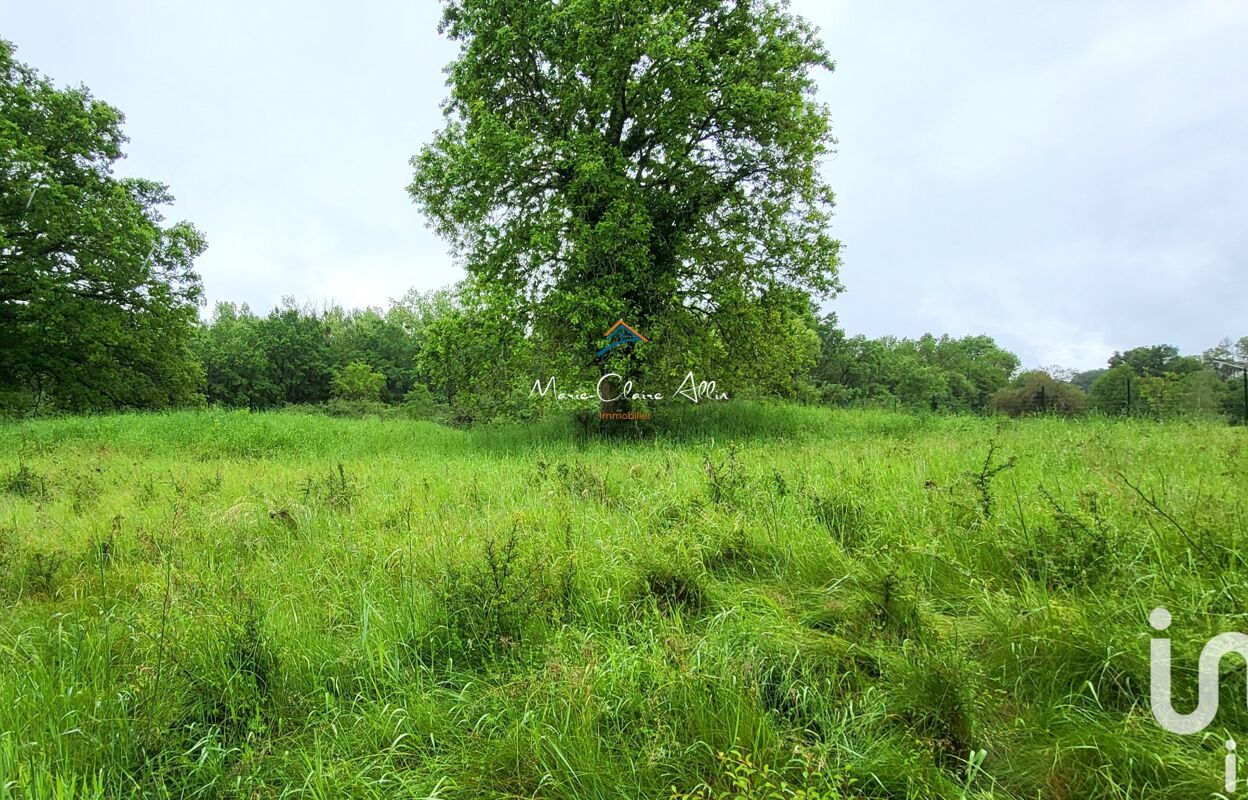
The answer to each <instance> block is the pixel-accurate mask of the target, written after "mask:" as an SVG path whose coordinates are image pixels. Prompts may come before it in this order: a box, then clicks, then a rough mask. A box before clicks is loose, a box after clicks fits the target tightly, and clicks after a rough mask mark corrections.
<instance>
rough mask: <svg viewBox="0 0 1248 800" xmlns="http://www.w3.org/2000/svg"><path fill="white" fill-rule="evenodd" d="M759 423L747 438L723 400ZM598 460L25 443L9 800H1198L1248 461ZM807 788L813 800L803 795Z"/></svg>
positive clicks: (690, 440)
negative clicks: (1172, 707) (1154, 649)
mask: <svg viewBox="0 0 1248 800" xmlns="http://www.w3.org/2000/svg"><path fill="white" fill-rule="evenodd" d="M734 405H735V404H734ZM660 424H661V427H660V429H659V431H658V432H657V434H655V435H653V436H651V437H649V438H645V439H638V440H627V439H616V440H608V441H603V440H594V439H585V438H584V437H582V436H580V435H578V433H577V431H576V430H575V428H574V426H573V425H572V424H571V423H570V422H567V421H564V420H560V419H557V418H549V419H545V420H542V421H540V422H538V423H536V424H533V425H527V426H521V425H512V426H496V427H489V428H477V429H471V430H450V429H446V428H441V427H438V426H435V425H432V424H428V423H416V422H407V421H400V420H382V419H372V420H344V419H335V418H328V417H323V416H314V415H306V414H297V413H272V414H246V413H233V412H218V411H200V412H179V413H172V414H161V415H132V416H106V417H89V418H69V419H60V420H41V421H29V422H23V423H15V424H6V425H0V453H2V454H3V456H2V457H0V602H3V604H4V609H5V610H4V612H3V613H2V614H0V653H2V657H0V798H5V797H21V798H36V797H38V798H42V797H65V798H70V797H74V798H77V797H131V796H144V797H170V798H172V797H205V798H206V797H248V798H251V797H287V796H298V797H325V798H331V797H332V798H339V797H361V798H373V797H376V798H382V797H399V796H401V797H439V798H452V797H455V798H480V797H499V798H503V797H544V798H578V799H579V798H635V797H653V798H669V797H675V796H679V797H715V798H763V797H768V798H771V797H779V798H797V797H803V796H804V797H808V798H859V797H871V798H885V797H887V798H915V799H916V800H918V799H919V798H945V797H947V798H980V799H981V800H982V799H984V798H1050V797H1055V798H1086V797H1108V798H1129V797H1138V798H1176V799H1177V798H1192V797H1208V796H1211V794H1212V793H1213V792H1215V791H1218V790H1219V787H1220V785H1221V764H1222V755H1223V752H1224V751H1223V750H1222V749H1221V746H1222V744H1221V743H1222V741H1223V740H1225V739H1226V738H1231V737H1237V736H1238V735H1239V734H1242V733H1243V731H1244V728H1245V724H1246V723H1248V698H1245V696H1244V684H1243V682H1242V680H1236V681H1230V680H1227V681H1224V683H1225V689H1224V693H1225V694H1226V695H1227V696H1226V697H1225V698H1224V701H1223V703H1222V708H1221V712H1220V714H1219V716H1218V718H1217V720H1216V722H1215V724H1214V725H1213V726H1211V727H1210V728H1209V729H1208V730H1207V731H1206V732H1205V734H1203V735H1200V736H1190V737H1180V736H1176V735H1173V734H1169V733H1167V732H1165V731H1163V730H1162V729H1160V728H1159V727H1158V726H1157V725H1156V724H1155V723H1154V722H1153V720H1152V718H1151V716H1150V713H1149V710H1148V706H1147V694H1148V660H1147V658H1148V640H1149V636H1150V633H1151V630H1150V629H1149V628H1148V626H1147V623H1146V619H1147V614H1148V611H1149V610H1150V609H1151V608H1153V607H1154V606H1156V605H1166V606H1167V607H1168V608H1169V609H1170V610H1171V612H1172V613H1173V615H1174V619H1175V624H1174V626H1173V627H1172V629H1171V631H1170V634H1171V636H1172V637H1173V638H1174V640H1175V649H1176V680H1175V683H1176V687H1177V690H1178V692H1179V694H1180V695H1181V696H1180V697H1179V698H1176V705H1177V706H1178V707H1180V708H1187V707H1189V706H1190V704H1191V702H1193V701H1194V684H1195V680H1194V676H1193V675H1192V674H1191V669H1190V668H1191V666H1192V665H1194V664H1195V660H1196V654H1197V653H1198V652H1199V648H1200V646H1201V645H1202V644H1203V642H1204V641H1205V640H1207V639H1208V638H1209V636H1210V635H1212V634H1213V633H1215V632H1218V631H1222V630H1248V623H1246V622H1245V620H1244V619H1243V614H1244V608H1245V602H1246V601H1248V586H1246V585H1245V582H1244V565H1243V561H1242V557H1241V556H1240V553H1242V552H1243V546H1244V544H1245V542H1244V541H1243V539H1244V537H1245V535H1246V530H1248V529H1246V527H1245V509H1244V499H1245V489H1246V488H1248V447H1246V446H1245V445H1246V444H1248V443H1246V441H1245V438H1244V437H1245V431H1244V429H1236V428H1228V427H1224V426H1219V425H1205V424H1198V423H1192V424H1189V423H1170V424H1165V425H1158V424H1154V423H1146V422H1140V421H1124V422H1113V421H1106V420H1089V419H1085V420H1058V419H1048V418H1038V419H1028V420H1021V421H1004V422H1000V421H995V420H985V419H978V418H963V417H938V416H930V417H929V416H913V415H907V414H898V413H891V412H884V411H841V412H836V411H825V410H818V409H807V408H796V407H788V406H739V407H733V406H723V407H720V408H712V409H699V410H698V412H696V413H690V414H685V415H681V416H680V417H679V418H676V417H671V418H667V419H665V420H661V421H660ZM800 792H806V794H804V795H803V794H800Z"/></svg>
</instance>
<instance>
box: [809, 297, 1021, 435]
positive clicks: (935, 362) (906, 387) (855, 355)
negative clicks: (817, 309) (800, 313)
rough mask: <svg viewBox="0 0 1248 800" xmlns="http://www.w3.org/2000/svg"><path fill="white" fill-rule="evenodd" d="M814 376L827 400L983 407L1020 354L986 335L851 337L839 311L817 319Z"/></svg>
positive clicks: (944, 407)
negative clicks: (839, 318)
mask: <svg viewBox="0 0 1248 800" xmlns="http://www.w3.org/2000/svg"><path fill="white" fill-rule="evenodd" d="M818 333H819V338H820V356H819V362H818V364H817V365H816V367H815V373H814V379H815V384H816V386H818V387H820V389H821V391H822V393H823V396H824V398H825V400H827V401H829V402H834V403H846V402H852V401H858V400H870V401H882V402H885V403H892V402H898V403H900V404H902V405H905V406H909V407H911V408H923V409H930V410H933V411H935V410H952V411H983V410H984V409H985V408H986V407H987V404H988V398H989V396H990V395H991V394H992V393H993V392H994V391H996V390H998V389H1000V388H1002V387H1004V386H1005V385H1006V382H1007V381H1009V379H1010V376H1011V375H1013V373H1014V371H1015V370H1017V369H1018V364H1019V361H1018V357H1017V356H1016V355H1014V354H1013V353H1011V352H1009V351H1008V350H1004V349H1002V348H1000V347H998V346H997V344H996V342H994V341H993V340H992V338H990V337H988V336H967V337H964V338H962V339H953V338H950V337H949V336H941V337H940V338H937V337H935V336H932V335H931V334H926V335H924V336H923V337H922V338H920V339H896V338H893V337H884V338H882V339H868V338H866V337H865V336H855V337H853V338H847V337H846V336H845V333H844V331H842V330H841V329H840V327H839V326H838V325H837V322H836V317H835V315H828V316H826V317H824V318H823V320H822V321H821V322H820V323H819V326H818Z"/></svg>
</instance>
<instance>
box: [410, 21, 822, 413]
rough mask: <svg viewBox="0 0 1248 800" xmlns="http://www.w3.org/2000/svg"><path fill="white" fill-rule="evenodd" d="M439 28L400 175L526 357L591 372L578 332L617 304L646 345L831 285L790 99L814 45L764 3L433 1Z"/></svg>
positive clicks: (810, 169)
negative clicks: (436, 55)
mask: <svg viewBox="0 0 1248 800" xmlns="http://www.w3.org/2000/svg"><path fill="white" fill-rule="evenodd" d="M441 31H442V32H443V33H444V34H446V35H447V36H448V37H449V38H450V39H451V40H452V41H454V42H457V43H458V44H459V53H458V55H457V57H456V59H455V60H454V61H453V62H452V63H451V65H450V66H449V67H448V74H449V76H450V78H449V85H450V98H449V100H448V102H447V104H446V116H447V121H446V125H445V127H444V128H443V129H442V130H441V131H440V132H439V133H438V134H437V135H436V137H435V139H434V141H433V142H432V143H431V144H429V145H427V146H426V147H425V148H424V149H423V150H422V151H421V152H420V153H419V155H417V156H416V157H415V158H414V159H413V162H412V163H413V165H414V168H415V176H414V180H413V182H412V184H411V186H410V192H411V194H412V196H413V197H414V198H415V199H416V201H417V202H418V203H419V204H420V205H421V207H422V208H423V209H424V210H425V212H426V213H427V214H428V215H429V217H430V218H431V220H432V221H433V225H434V227H435V229H436V230H437V231H438V232H439V233H440V234H442V235H443V236H444V237H446V238H447V239H448V240H449V241H450V243H451V244H452V246H453V248H454V249H455V251H456V252H457V254H459V255H460V256H461V257H463V259H464V261H465V263H466V266H467V268H468V271H469V274H470V276H471V277H472V278H473V280H474V281H475V282H476V283H477V284H478V285H479V286H480V287H482V288H483V289H485V290H487V291H489V292H493V293H495V294H496V300H497V301H498V302H499V303H501V304H503V307H505V308H506V309H507V311H506V312H505V313H507V314H512V313H518V314H519V315H520V316H519V317H518V318H517V323H518V324H519V325H520V326H521V327H523V328H525V329H526V330H532V332H533V339H534V342H535V344H537V345H538V347H539V350H540V352H541V353H542V356H543V358H544V359H545V360H546V361H547V362H548V363H549V365H550V367H551V368H550V369H549V370H548V372H553V373H557V374H567V373H568V372H569V371H573V372H574V373H582V372H594V371H595V370H596V365H595V364H594V362H593V361H592V360H591V359H588V358H587V357H586V356H588V355H589V354H592V350H590V351H589V353H587V352H586V348H587V345H588V343H590V342H593V341H594V340H595V339H596V338H597V337H599V336H600V335H601V333H602V331H603V330H604V329H606V327H607V326H609V325H610V324H611V323H612V322H614V321H615V320H617V319H620V318H624V319H626V320H628V321H629V322H630V323H631V324H633V325H634V326H635V327H637V328H639V329H640V330H643V331H646V332H647V335H649V334H651V333H653V340H654V341H655V342H656V344H657V343H658V342H660V341H663V340H664V337H665V336H666V331H668V330H672V331H675V330H678V329H680V330H688V329H689V328H691V327H694V326H699V327H701V328H702V329H703V331H704V333H703V335H704V336H713V335H715V332H722V331H723V330H724V329H725V327H724V325H723V324H722V323H716V322H714V321H712V320H711V317H713V316H714V315H716V314H717V312H722V311H723V310H724V308H725V307H727V306H734V305H737V306H739V305H742V304H744V305H747V306H750V305H751V304H753V303H755V302H757V301H760V300H761V299H762V298H764V297H765V296H766V295H767V294H768V293H769V292H774V291H776V290H779V289H781V288H784V287H792V288H797V289H801V290H805V291H811V292H815V293H816V294H821V295H823V294H831V293H834V292H836V291H837V290H838V289H839V284H838V283H837V280H836V272H837V265H838V249H839V246H838V243H837V242H836V241H834V240H833V239H831V238H830V237H829V236H828V234H827V231H826V229H827V225H828V221H829V218H830V214H831V208H832V204H833V199H832V193H831V191H830V190H829V188H828V187H827V186H826V185H825V184H824V182H823V180H822V178H821V177H820V173H819V163H820V161H821V159H822V158H823V156H824V155H826V154H827V153H828V152H829V150H830V148H831V146H832V144H833V140H832V137H831V133H830V127H829V121H828V112H827V110H826V109H825V108H824V107H823V106H821V105H819V104H818V103H816V102H815V101H814V99H813V97H812V95H813V92H814V89H815V82H814V76H813V72H814V71H815V70H817V69H830V68H831V66H832V63H831V61H830V59H829V57H828V55H827V53H826V52H825V51H824V48H823V45H822V43H821V42H820V40H819V38H818V36H817V34H816V32H815V31H814V29H813V28H811V26H810V25H808V24H807V23H806V22H805V21H803V20H802V19H800V18H799V17H796V16H794V15H792V14H791V13H789V12H788V11H787V9H786V8H785V7H784V6H783V5H782V4H780V3H778V2H773V1H772V0H759V1H758V2H750V3H737V4H734V5H727V4H724V3H721V2H718V1H717V0H682V2H679V3H675V4H671V5H669V6H668V7H666V8H664V9H657V8H655V7H652V6H648V5H645V4H636V3H566V4H550V3H540V2H533V1H532V0H525V2H521V3H519V4H516V3H511V4H503V3H499V2H496V0H449V1H448V2H446V3H445V5H444V11H443V18H442V23H441ZM764 305H765V303H764ZM755 308H756V310H758V311H760V312H761V313H762V314H764V316H765V315H766V314H767V313H768V312H767V311H765V310H763V309H762V308H757V307H755ZM722 321H723V322H726V323H728V324H729V325H736V324H737V319H736V318H735V317H734V316H731V315H723V317H722ZM764 324H765V323H764ZM673 339H674V341H670V342H667V344H666V345H665V346H667V347H668V348H669V350H670V351H671V352H681V353H683V354H685V355H688V356H693V355H697V354H698V353H699V352H700V348H697V347H694V348H692V349H690V350H689V351H687V352H686V351H684V349H683V348H684V347H685V346H686V345H687V344H689V343H690V342H691V341H692V337H689V336H674V337H673ZM720 346H721V347H722V348H723V349H724V351H725V352H727V353H729V354H730V357H731V359H732V360H733V363H734V364H735V363H745V361H746V355H745V354H744V352H743V351H742V350H741V349H740V348H737V347H734V346H732V345H731V344H721V345H720ZM788 352H789V349H788V348H780V350H779V353H781V354H787V353H788ZM760 354H765V355H771V353H760ZM685 361H687V362H689V361H690V359H689V358H686V359H685ZM646 366H647V365H646V362H645V361H644V360H641V359H632V358H628V357H627V356H626V355H625V354H624V353H622V352H621V353H618V354H616V355H614V356H613V358H612V359H611V363H610V364H609V365H608V366H605V367H603V369H604V370H605V369H614V370H615V371H617V372H619V373H621V374H624V375H626V376H629V377H636V376H639V375H640V374H642V372H643V370H645V368H646ZM701 366H703V365H702V364H700V363H688V366H687V367H686V368H695V369H696V368H700V367H701ZM775 369H777V367H775V366H772V367H770V370H775ZM431 388H432V387H431ZM436 393H437V392H436V390H435V394H436ZM451 400H452V398H448V402H450V401H451Z"/></svg>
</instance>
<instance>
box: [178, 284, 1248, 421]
mask: <svg viewBox="0 0 1248 800" xmlns="http://www.w3.org/2000/svg"><path fill="white" fill-rule="evenodd" d="M793 310H794V309H793V308H790V311H793ZM806 312H807V313H806V314H805V316H803V317H800V318H797V319H795V320H794V321H795V322H796V323H797V324H796V325H795V326H794V327H793V328H792V335H791V336H790V337H788V338H787V339H786V340H783V341H781V342H780V343H779V344H776V343H772V344H771V347H773V348H775V349H774V351H772V352H768V351H766V350H765V349H762V350H759V349H756V350H754V351H753V352H752V354H751V359H750V364H751V367H750V369H748V370H742V369H740V368H739V367H738V368H737V369H736V370H734V371H732V373H731V374H730V375H729V376H728V377H727V379H725V376H724V375H723V374H719V373H715V372H713V370H714V368H715V366H716V365H715V364H714V363H713V359H706V358H699V359H697V360H696V361H695V362H694V366H695V368H696V367H702V368H704V369H705V370H707V371H706V372H705V373H704V374H705V375H706V377H712V378H715V379H716V380H717V382H718V383H719V386H720V387H721V388H728V389H730V390H731V392H732V393H733V395H734V396H737V397H758V398H762V397H781V398H786V399H789V400H792V401H795V402H803V403H818V404H824V405H833V406H876V407H886V408H900V409H908V410H917V411H939V412H955V413H1002V414H1008V415H1013V416H1017V415H1021V414H1031V413H1053V414H1064V415H1076V414H1082V413H1085V412H1099V413H1103V414H1111V415H1126V414H1131V415H1136V416H1142V417H1152V418H1164V417H1174V416H1181V415H1210V416H1216V415H1224V416H1227V417H1229V418H1238V417H1241V416H1242V414H1243V402H1244V398H1243V394H1242V391H1241V388H1242V387H1241V383H1240V380H1241V376H1240V373H1239V372H1237V371H1235V370H1234V369H1232V368H1229V367H1226V366H1221V365H1220V364H1223V363H1227V362H1236V361H1238V362H1241V363H1243V362H1245V361H1248V336H1246V337H1243V338H1241V339H1239V340H1238V341H1236V342H1232V341H1231V340H1229V339H1228V340H1224V341H1223V342H1222V343H1220V344H1219V345H1217V346H1215V347H1213V348H1210V349H1209V350H1207V351H1205V352H1204V353H1203V354H1201V355H1200V356H1187V355H1182V354H1180V353H1179V351H1178V349H1177V348H1175V347H1173V346H1171V345H1154V346H1145V347H1137V348H1134V349H1130V350H1126V351H1123V352H1116V353H1113V354H1112V355H1111V356H1110V357H1109V358H1108V359H1107V364H1106V367H1105V368H1103V369H1096V370H1091V371H1087V372H1078V373H1077V372H1074V371H1071V370H1063V369H1061V368H1057V367H1050V368H1047V369H1030V370H1024V371H1020V365H1021V362H1020V360H1019V358H1018V356H1017V355H1015V354H1014V353H1012V352H1010V351H1009V350H1006V349H1004V348H1002V347H1000V346H999V345H998V344H997V343H996V342H995V341H994V340H993V339H992V338H991V337H989V336H966V337H961V338H954V337H950V336H939V337H938V336H934V335H931V334H928V335H924V336H922V337H919V338H917V339H904V338H901V339H899V338H895V337H891V336H886V337H882V338H878V339H872V338H868V337H865V336H861V335H859V336H852V337H851V336H848V335H847V334H846V333H845V331H844V330H842V329H841V327H840V326H839V324H838V321H837V318H836V315H835V314H827V315H825V316H823V317H822V318H816V316H815V314H816V309H815V307H814V306H813V305H812V304H809V303H808V307H807V309H806ZM769 321H770V320H769ZM763 328H766V325H765V324H763V325H760V326H758V329H759V330H762V329H763ZM508 333H510V334H513V335H514V338H512V339H510V340H509V341H508V343H507V344H506V345H505V346H499V342H498V338H499V337H501V336H505V335H507V334H508ZM192 341H193V345H192V350H193V352H194V353H195V354H196V355H197V357H198V359H199V362H200V363H201V364H202V365H203V373H204V384H203V393H204V400H206V402H209V403H212V404H219V405H223V406H228V407H237V408H252V409H266V408H277V407H281V406H284V405H290V404H301V403H327V404H329V405H330V407H331V408H336V409H341V410H344V411H352V410H358V409H359V408H361V407H367V406H368V405H369V404H380V405H389V406H395V407H402V408H404V409H405V410H406V411H407V412H408V413H410V414H412V415H415V416H427V417H432V418H437V419H443V420H451V421H459V422H470V421H475V420H481V419H490V418H496V417H505V416H523V415H527V414H530V413H533V409H534V403H533V398H532V397H531V396H530V395H531V387H532V385H533V382H534V380H536V379H537V378H539V377H542V376H544V374H545V373H543V371H542V370H543V364H542V363H541V359H540V358H539V357H538V352H537V349H536V348H534V347H533V346H532V343H531V342H528V341H527V340H526V335H525V333H524V331H522V330H519V329H515V330H511V331H508V330H507V325H506V321H505V320H499V319H496V318H493V317H491V314H490V307H489V306H488V305H487V304H482V303H479V302H478V303H475V304H474V302H473V300H472V299H471V297H470V296H468V295H467V293H466V292H465V289H464V287H462V286H460V287H455V288H452V289H446V290H440V291H435V292H427V293H420V292H416V291H411V292H409V293H408V294H407V295H405V296H404V297H403V298H401V299H399V300H397V301H395V302H393V303H392V304H391V305H390V307H389V308H388V309H385V310H382V309H377V308H368V309H362V310H344V309H342V308H339V307H328V308H324V309H320V310H318V309H315V308H313V307H310V306H300V305H298V304H296V303H295V302H294V300H293V299H290V298H287V299H286V300H284V301H283V302H282V304H281V305H280V306H278V307H277V308H274V309H273V310H272V311H270V312H269V313H268V314H266V315H257V314H254V313H252V312H251V311H250V310H249V309H248V308H247V307H246V306H242V307H238V306H235V305H233V304H230V303H222V304H219V305H218V306H217V307H216V310H215V312H214V314H213V315H212V317H211V319H210V320H208V321H206V322H204V323H203V324H201V325H200V326H198V328H197V329H196V332H195V335H194V337H193V340H192ZM649 345H650V346H653V347H655V348H656V349H661V348H663V347H665V343H663V342H660V341H652V342H651V343H649ZM596 346H597V342H596V341H593V342H589V343H584V344H583V345H582V349H584V350H585V351H586V352H587V354H588V352H589V351H590V350H592V348H593V347H596ZM677 350H678V352H682V353H685V352H687V350H685V349H681V348H677ZM720 366H723V365H720Z"/></svg>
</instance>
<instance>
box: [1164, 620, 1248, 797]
mask: <svg viewBox="0 0 1248 800" xmlns="http://www.w3.org/2000/svg"><path fill="white" fill-rule="evenodd" d="M1170 622H1171V618H1170V612H1169V611H1167V610H1166V609H1165V608H1162V607H1160V606H1159V607H1157V608H1154V609H1153V613H1151V614H1149V615H1148V624H1149V625H1152V626H1153V629H1154V630H1158V631H1164V630H1166V629H1167V628H1169V627H1170ZM1231 653H1237V654H1238V655H1239V656H1240V657H1242V658H1244V659H1245V660H1248V634H1243V633H1236V632H1233V631H1232V632H1229V633H1220V634H1218V635H1217V636H1215V637H1213V638H1212V639H1210V640H1209V641H1208V642H1207V643H1206V644H1205V646H1204V648H1203V649H1202V650H1201V651H1200V659H1199V661H1198V662H1197V665H1196V681H1197V699H1196V708H1195V710H1194V711H1192V712H1191V713H1190V714H1180V713H1179V712H1177V711H1175V710H1174V705H1173V704H1172V703H1171V691H1170V676H1171V664H1170V640H1169V639H1153V640H1152V643H1151V644H1150V647H1149V661H1150V663H1149V700H1150V701H1151V703H1152V706H1153V717H1154V718H1155V719H1156V720H1157V723H1158V724H1159V725H1161V727H1163V728H1165V729H1166V730H1168V731H1170V732H1172V733H1181V734H1189V733H1199V732H1200V731H1203V730H1204V729H1205V728H1207V727H1208V726H1209V723H1210V722H1213V718H1214V717H1215V716H1217V714H1218V667H1219V665H1220V664H1221V663H1222V657H1223V656H1226V655H1229V654H1231ZM1235 768H1236V763H1235V742H1234V740H1231V739H1228V740H1227V742H1226V767H1225V776H1226V781H1225V786H1226V791H1228V792H1233V791H1235V784H1236V783H1237V781H1236V775H1235Z"/></svg>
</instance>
